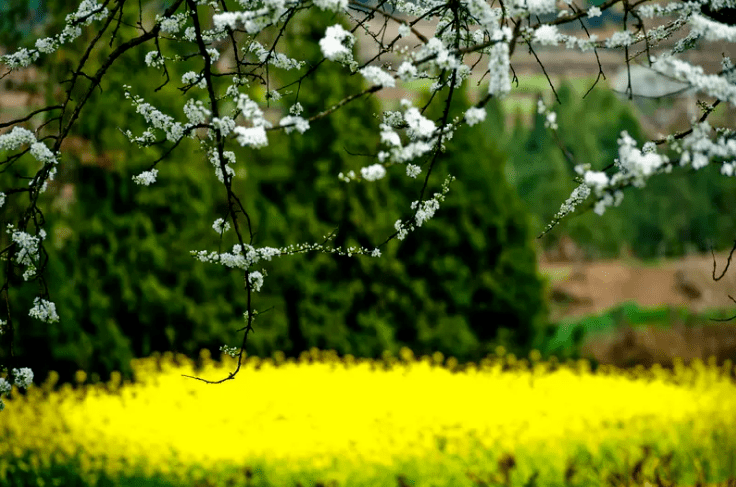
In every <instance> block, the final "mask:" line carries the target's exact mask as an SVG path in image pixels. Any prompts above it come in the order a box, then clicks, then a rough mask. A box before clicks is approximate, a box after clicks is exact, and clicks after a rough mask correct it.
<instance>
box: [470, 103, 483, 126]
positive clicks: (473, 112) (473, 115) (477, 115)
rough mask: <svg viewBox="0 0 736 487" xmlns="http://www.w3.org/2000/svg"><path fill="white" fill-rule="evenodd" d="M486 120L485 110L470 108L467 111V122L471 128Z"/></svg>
mask: <svg viewBox="0 0 736 487" xmlns="http://www.w3.org/2000/svg"><path fill="white" fill-rule="evenodd" d="M485 119H486V110H485V108H476V107H470V108H468V109H467V110H466V111H465V121H466V122H467V124H468V125H470V126H471V127H472V126H473V125H475V124H477V123H480V122H482V121H483V120H485Z"/></svg>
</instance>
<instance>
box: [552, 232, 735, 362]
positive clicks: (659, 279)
mask: <svg viewBox="0 0 736 487" xmlns="http://www.w3.org/2000/svg"><path fill="white" fill-rule="evenodd" d="M578 258H579V253H578V251H577V249H575V248H574V246H571V245H570V243H569V241H568V242H563V245H561V246H560V247H559V248H558V250H557V252H556V253H547V254H546V255H544V256H543V259H542V262H540V271H541V272H542V273H543V274H544V275H546V276H548V278H549V280H550V298H551V303H552V310H551V316H550V318H551V319H552V320H553V321H557V320H559V319H561V318H567V317H579V316H583V315H588V314H591V313H601V312H603V311H605V310H607V309H609V308H612V307H615V306H617V305H620V304H623V303H625V302H629V301H634V302H636V303H637V304H639V305H640V306H642V307H660V306H673V307H684V308H686V309H688V310H689V311H692V312H695V313H705V314H706V315H707V314H709V313H707V312H708V311H710V312H713V310H715V309H723V310H731V309H732V310H733V313H730V314H729V315H730V316H732V315H736V304H735V303H734V302H733V301H731V299H730V298H729V294H730V295H731V296H736V268H734V267H736V255H734V261H732V264H731V266H730V267H729V269H728V272H726V274H725V275H724V276H723V278H722V279H720V280H719V281H715V280H714V279H713V257H712V256H711V255H710V254H706V255H690V256H688V257H685V258H681V259H676V260H662V261H661V262H659V263H646V264H645V263H643V262H641V261H636V260H634V259H619V260H610V261H599V262H585V261H582V260H579V259H578ZM727 258H728V252H725V253H723V252H721V253H719V254H716V267H717V269H716V275H717V276H718V275H720V274H721V273H722V272H723V269H724V268H725V265H726V261H727ZM562 259H567V261H563V260H562ZM670 325H671V327H670V328H660V327H656V326H646V327H640V328H631V327H624V328H620V329H618V330H616V332H615V333H613V334H608V335H607V336H601V335H598V336H592V337H588V338H587V339H586V341H585V343H584V345H583V350H582V353H583V355H584V356H588V357H592V358H594V359H595V360H597V361H598V362H600V363H609V364H614V365H617V366H621V367H626V366H632V365H636V364H642V365H645V366H648V365H651V364H653V363H661V364H663V365H665V366H671V365H672V362H673V358H674V357H680V358H682V359H683V360H684V361H685V362H686V363H687V362H689V361H690V360H692V359H695V358H700V359H702V360H707V359H708V358H709V357H710V356H715V357H716V359H717V361H718V363H722V362H723V361H724V360H726V359H731V360H734V359H736V320H734V321H729V322H721V323H718V322H712V321H709V322H704V323H700V324H697V325H695V326H690V325H692V324H687V325H686V324H685V323H683V322H674V323H671V324H670Z"/></svg>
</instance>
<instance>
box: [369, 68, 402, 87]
mask: <svg viewBox="0 0 736 487" xmlns="http://www.w3.org/2000/svg"><path fill="white" fill-rule="evenodd" d="M360 74H362V75H363V77H364V78H365V79H367V80H368V82H370V83H373V84H374V85H379V86H382V87H384V88H393V87H394V86H396V81H395V80H394V77H393V76H391V75H390V74H388V73H387V72H386V71H384V70H382V69H381V68H379V67H378V66H366V67H365V68H363V69H361V70H360Z"/></svg>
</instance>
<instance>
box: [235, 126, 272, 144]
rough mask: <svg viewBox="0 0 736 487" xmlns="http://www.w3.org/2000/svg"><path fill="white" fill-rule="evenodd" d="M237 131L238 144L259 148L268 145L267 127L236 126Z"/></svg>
mask: <svg viewBox="0 0 736 487" xmlns="http://www.w3.org/2000/svg"><path fill="white" fill-rule="evenodd" d="M235 133H236V134H237V135H238V144H240V145H242V146H248V147H253V148H254V149H259V148H261V147H266V146H267V145H268V138H267V137H266V129H265V128H263V127H250V128H245V127H235Z"/></svg>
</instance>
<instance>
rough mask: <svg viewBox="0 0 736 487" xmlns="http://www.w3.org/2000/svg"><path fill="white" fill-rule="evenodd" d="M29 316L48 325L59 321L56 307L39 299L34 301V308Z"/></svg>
mask: <svg viewBox="0 0 736 487" xmlns="http://www.w3.org/2000/svg"><path fill="white" fill-rule="evenodd" d="M28 315H29V316H30V317H31V318H36V319H37V320H41V321H44V322H46V323H54V322H57V321H59V315H57V314H56V305H55V304H54V303H52V302H51V301H46V300H45V299H41V298H39V297H36V298H35V299H34V300H33V308H31V310H30V311H29V312H28Z"/></svg>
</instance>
